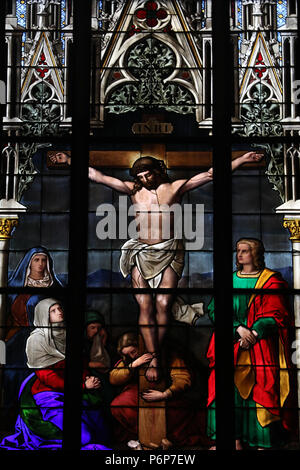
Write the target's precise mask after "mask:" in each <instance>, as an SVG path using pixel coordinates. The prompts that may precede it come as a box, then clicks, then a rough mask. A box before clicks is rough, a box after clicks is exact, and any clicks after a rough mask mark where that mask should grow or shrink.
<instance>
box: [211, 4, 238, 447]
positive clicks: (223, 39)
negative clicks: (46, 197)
mask: <svg viewBox="0 0 300 470" xmlns="http://www.w3.org/2000/svg"><path fill="white" fill-rule="evenodd" d="M212 6H213V8H212V25H213V34H212V37H213V53H214V56H213V98H214V101H213V103H214V109H213V136H214V141H213V142H214V145H213V171H214V288H215V340H216V346H215V356H216V365H215V369H216V432H217V440H216V445H217V450H232V449H234V395H233V392H234V388H233V338H232V328H233V326H232V188H231V152H232V149H231V110H232V99H233V63H232V62H233V61H232V57H231V50H232V48H231V47H230V33H229V12H230V4H229V2H228V1H227V0H224V1H222V2H220V1H219V0H213V2H212Z"/></svg>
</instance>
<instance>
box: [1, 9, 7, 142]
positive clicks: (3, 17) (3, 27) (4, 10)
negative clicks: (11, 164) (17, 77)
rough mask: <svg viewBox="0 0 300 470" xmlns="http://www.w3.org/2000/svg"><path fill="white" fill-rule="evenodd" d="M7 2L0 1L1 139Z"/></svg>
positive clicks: (4, 107)
mask: <svg viewBox="0 0 300 470" xmlns="http://www.w3.org/2000/svg"><path fill="white" fill-rule="evenodd" d="M5 4H6V2H0V64H1V66H0V81H1V83H0V88H1V96H0V139H2V138H3V116H5V111H6V104H5V103H6V90H5V89H4V83H5V85H7V84H6V74H7V55H6V52H7V48H6V43H5V13H6V8H5V6H6V5H5Z"/></svg>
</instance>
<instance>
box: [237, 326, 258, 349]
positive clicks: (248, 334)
mask: <svg viewBox="0 0 300 470" xmlns="http://www.w3.org/2000/svg"><path fill="white" fill-rule="evenodd" d="M236 331H237V333H238V334H239V335H240V339H239V343H240V347H241V348H242V349H250V348H251V347H252V346H253V345H254V344H255V343H256V341H257V336H258V334H257V332H256V331H255V330H249V329H248V328H245V327H244V326H239V327H238V328H237V330H236Z"/></svg>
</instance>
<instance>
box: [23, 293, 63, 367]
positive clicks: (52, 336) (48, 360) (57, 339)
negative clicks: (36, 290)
mask: <svg viewBox="0 0 300 470" xmlns="http://www.w3.org/2000/svg"><path fill="white" fill-rule="evenodd" d="M55 304H60V301H58V300H56V299H50V298H49V299H44V300H41V301H40V302H39V303H38V304H37V305H36V307H35V309H34V322H33V324H34V326H35V327H36V328H35V329H34V330H33V331H32V332H31V334H30V336H29V338H28V340H27V343H26V354H27V359H28V361H27V365H28V367H30V368H33V369H43V368H46V367H49V366H51V365H53V364H56V363H57V362H59V361H63V360H64V359H65V345H66V336H65V334H66V332H65V328H64V323H63V322H60V323H59V324H58V323H55V324H53V323H52V324H51V323H50V313H49V311H50V308H51V307H52V305H55ZM54 325H55V327H54Z"/></svg>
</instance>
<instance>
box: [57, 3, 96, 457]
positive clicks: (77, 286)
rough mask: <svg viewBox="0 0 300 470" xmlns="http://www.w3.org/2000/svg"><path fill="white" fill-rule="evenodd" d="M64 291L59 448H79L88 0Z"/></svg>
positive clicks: (80, 16)
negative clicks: (60, 436) (64, 340)
mask: <svg viewBox="0 0 300 470" xmlns="http://www.w3.org/2000/svg"><path fill="white" fill-rule="evenodd" d="M73 42H74V48H73V51H74V54H73V56H72V72H73V75H74V77H75V80H73V89H72V110H73V115H72V165H71V206H70V238H69V241H70V246H69V296H68V302H67V315H66V318H67V350H66V371H65V391H64V392H65V404H64V427H63V448H64V450H78V449H80V447H81V408H82V351H83V327H84V312H85V305H86V272H87V270H86V263H87V261H86V250H87V225H88V162H89V130H90V111H89V103H90V44H91V0H85V1H84V2H83V1H82V0H74V31H73Z"/></svg>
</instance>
